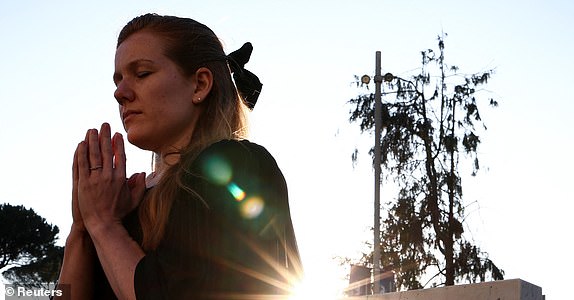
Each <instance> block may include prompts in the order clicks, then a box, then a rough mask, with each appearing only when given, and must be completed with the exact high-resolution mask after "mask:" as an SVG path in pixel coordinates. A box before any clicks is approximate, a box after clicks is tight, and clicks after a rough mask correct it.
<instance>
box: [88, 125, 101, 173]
mask: <svg viewBox="0 0 574 300" xmlns="http://www.w3.org/2000/svg"><path fill="white" fill-rule="evenodd" d="M87 150H88V154H89V159H90V160H89V164H90V165H89V167H88V169H89V168H97V167H100V166H102V157H101V153H100V143H99V141H98V131H97V130H96V129H90V130H88V149H87Z"/></svg>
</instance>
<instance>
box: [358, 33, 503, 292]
mask: <svg viewBox="0 0 574 300" xmlns="http://www.w3.org/2000/svg"><path fill="white" fill-rule="evenodd" d="M421 54H422V68H421V69H420V73H419V74H416V75H414V76H412V77H411V78H408V79H403V78H399V77H395V76H393V75H391V74H387V75H385V81H386V83H384V87H385V89H386V91H385V92H384V93H383V94H384V101H383V109H382V124H383V128H385V130H386V133H385V134H383V135H382V138H381V145H382V146H381V147H382V149H381V162H382V168H383V170H385V171H386V172H384V173H385V174H386V176H385V177H386V178H387V180H389V179H391V178H392V180H393V181H394V182H396V183H397V185H398V186H399V191H398V195H397V197H396V199H395V200H394V201H392V202H390V203H389V204H388V205H389V207H388V213H387V216H386V218H384V220H383V222H382V230H381V235H382V236H381V265H383V266H394V269H395V271H396V272H397V286H398V287H403V288H407V289H417V288H422V287H424V286H426V285H427V284H428V283H432V284H433V285H442V284H444V285H453V284H454V283H455V282H458V281H462V280H464V281H469V282H475V281H477V280H480V281H484V280H486V279H487V278H488V279H493V280H499V279H503V275H504V272H503V271H502V270H501V269H499V268H498V267H497V266H496V265H495V264H494V263H493V262H492V261H491V260H490V259H489V258H488V255H487V254H486V253H485V252H482V251H481V250H480V248H479V247H477V246H475V245H473V244H472V243H471V242H470V241H468V240H466V239H465V237H464V235H463V233H464V228H463V222H464V219H465V212H464V205H463V201H462V200H463V199H462V195H463V193H462V191H463V190H462V182H461V177H460V174H459V160H461V159H462V160H464V159H470V160H471V161H472V175H473V176H474V175H476V172H477V171H478V169H479V161H478V157H477V148H478V145H479V144H480V142H481V141H480V138H479V130H485V129H486V126H484V123H483V122H482V120H481V116H480V114H479V106H481V105H482V104H487V105H490V106H497V105H498V104H497V102H496V101H495V100H494V99H486V101H487V103H482V101H483V99H482V98H480V99H479V97H478V94H477V93H478V92H479V88H480V87H481V86H483V85H485V84H487V82H488V79H489V78H490V76H491V75H492V74H493V70H489V71H486V72H481V73H478V74H472V75H465V74H461V73H459V72H458V68H457V67H454V66H451V67H449V66H448V65H447V64H446V63H445V60H444V59H445V57H444V54H445V51H444V36H439V37H438V52H435V51H433V50H432V49H428V50H426V51H422V52H421ZM357 80H358V78H357ZM359 84H360V83H357V85H359ZM350 103H351V104H352V105H353V107H354V108H353V109H352V110H351V111H350V121H351V122H358V123H359V125H360V129H361V132H365V131H370V130H374V124H375V120H374V94H372V93H371V94H361V95H359V96H357V98H354V99H351V100H350ZM478 126H480V127H478ZM477 127H478V128H477ZM357 153H358V150H355V152H354V154H353V160H354V161H355V160H356V159H357ZM370 153H371V154H373V153H374V150H373V149H371V152H370ZM371 258H372V255H371V254H369V255H367V256H366V259H371ZM423 277H425V280H428V281H427V283H425V284H421V279H422V278H423Z"/></svg>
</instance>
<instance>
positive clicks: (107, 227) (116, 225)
mask: <svg viewBox="0 0 574 300" xmlns="http://www.w3.org/2000/svg"><path fill="white" fill-rule="evenodd" d="M86 230H87V233H89V236H90V237H91V238H92V239H93V240H94V241H95V240H97V239H98V238H100V237H105V236H109V235H110V234H113V233H115V232H118V231H126V229H125V227H124V225H123V224H122V223H121V222H119V221H118V222H92V223H90V224H89V225H88V224H86Z"/></svg>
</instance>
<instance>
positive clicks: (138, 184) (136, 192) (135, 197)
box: [128, 172, 146, 206]
mask: <svg viewBox="0 0 574 300" xmlns="http://www.w3.org/2000/svg"><path fill="white" fill-rule="evenodd" d="M145 176H146V174H145V172H142V173H136V174H134V175H132V176H131V177H130V178H129V179H128V187H129V188H130V194H131V200H132V203H133V205H134V206H137V205H138V204H139V203H140V202H141V200H142V199H143V196H144V194H145V190H146V186H145Z"/></svg>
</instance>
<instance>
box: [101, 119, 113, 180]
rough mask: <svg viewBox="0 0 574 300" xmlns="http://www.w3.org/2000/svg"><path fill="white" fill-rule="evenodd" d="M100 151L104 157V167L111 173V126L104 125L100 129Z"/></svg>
mask: <svg viewBox="0 0 574 300" xmlns="http://www.w3.org/2000/svg"><path fill="white" fill-rule="evenodd" d="M99 138H100V141H99V142H100V151H101V157H102V167H103V168H104V170H108V171H111V170H112V168H113V160H114V158H113V154H112V139H111V129H110V124H108V123H103V124H102V128H101V129H100V136H99Z"/></svg>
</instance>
